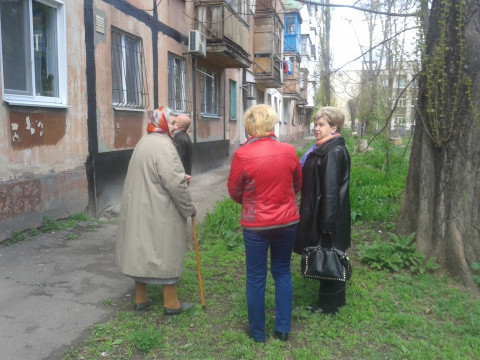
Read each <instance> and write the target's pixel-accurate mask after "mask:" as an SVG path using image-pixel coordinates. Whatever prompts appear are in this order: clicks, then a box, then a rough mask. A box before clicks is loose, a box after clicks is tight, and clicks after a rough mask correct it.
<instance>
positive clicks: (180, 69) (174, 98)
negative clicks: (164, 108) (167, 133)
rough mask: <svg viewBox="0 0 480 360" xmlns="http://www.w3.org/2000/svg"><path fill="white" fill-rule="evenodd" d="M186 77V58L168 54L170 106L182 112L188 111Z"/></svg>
mask: <svg viewBox="0 0 480 360" xmlns="http://www.w3.org/2000/svg"><path fill="white" fill-rule="evenodd" d="M185 79H186V70H185V59H183V58H180V57H178V56H175V55H173V54H168V107H169V108H170V109H172V110H174V111H178V112H182V113H186V112H188V111H187V96H186V89H185V83H186V81H185Z"/></svg>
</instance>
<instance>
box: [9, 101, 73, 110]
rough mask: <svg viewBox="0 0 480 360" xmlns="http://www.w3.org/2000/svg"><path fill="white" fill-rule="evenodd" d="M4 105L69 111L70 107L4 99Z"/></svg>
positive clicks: (51, 103)
mask: <svg viewBox="0 0 480 360" xmlns="http://www.w3.org/2000/svg"><path fill="white" fill-rule="evenodd" d="M3 101H5V102H6V103H8V105H10V106H29V107H41V108H56V109H69V108H70V105H67V104H61V103H53V102H43V101H37V102H32V101H25V100H9V99H4V100H3Z"/></svg>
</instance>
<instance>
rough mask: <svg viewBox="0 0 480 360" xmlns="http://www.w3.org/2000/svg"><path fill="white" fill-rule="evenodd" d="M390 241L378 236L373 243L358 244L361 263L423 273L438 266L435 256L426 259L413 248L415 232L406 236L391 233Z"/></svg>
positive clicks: (373, 266) (377, 267)
mask: <svg viewBox="0 0 480 360" xmlns="http://www.w3.org/2000/svg"><path fill="white" fill-rule="evenodd" d="M390 236H391V239H392V241H382V240H381V239H380V237H379V236H378V237H377V239H376V240H375V241H374V242H373V244H371V245H369V244H367V243H362V244H359V245H358V254H359V256H360V259H361V261H362V262H363V263H366V264H368V265H369V266H370V267H372V268H374V269H379V270H380V269H388V270H391V271H395V272H397V271H400V270H402V269H407V270H409V271H410V272H412V273H421V274H423V273H425V272H428V271H432V270H435V269H437V268H438V265H437V264H436V263H435V258H430V259H428V260H427V259H426V258H425V256H424V255H422V254H421V253H419V252H418V251H417V250H416V248H415V243H414V239H415V233H412V234H410V235H408V236H403V235H402V236H397V235H395V234H391V235H390Z"/></svg>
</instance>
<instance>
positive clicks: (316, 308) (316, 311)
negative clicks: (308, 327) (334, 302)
mask: <svg viewBox="0 0 480 360" xmlns="http://www.w3.org/2000/svg"><path fill="white" fill-rule="evenodd" d="M307 310H308V311H311V312H312V313H314V314H324V315H336V314H337V312H338V310H333V311H332V310H330V311H327V310H323V309H322V308H321V307H320V306H318V305H317V306H307Z"/></svg>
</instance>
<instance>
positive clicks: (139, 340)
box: [128, 327, 163, 353]
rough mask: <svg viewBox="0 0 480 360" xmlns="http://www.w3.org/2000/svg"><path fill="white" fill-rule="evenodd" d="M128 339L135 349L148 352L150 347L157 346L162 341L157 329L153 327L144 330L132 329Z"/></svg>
mask: <svg viewBox="0 0 480 360" xmlns="http://www.w3.org/2000/svg"><path fill="white" fill-rule="evenodd" d="M128 340H129V342H130V343H131V344H132V345H133V347H134V348H135V349H137V350H138V351H140V352H142V353H148V352H149V351H150V350H152V349H155V348H159V347H160V344H161V343H162V342H163V338H161V336H160V335H159V334H158V331H157V330H156V329H155V328H153V327H149V328H147V329H145V330H138V331H132V332H131V333H130V336H129V339H128Z"/></svg>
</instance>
